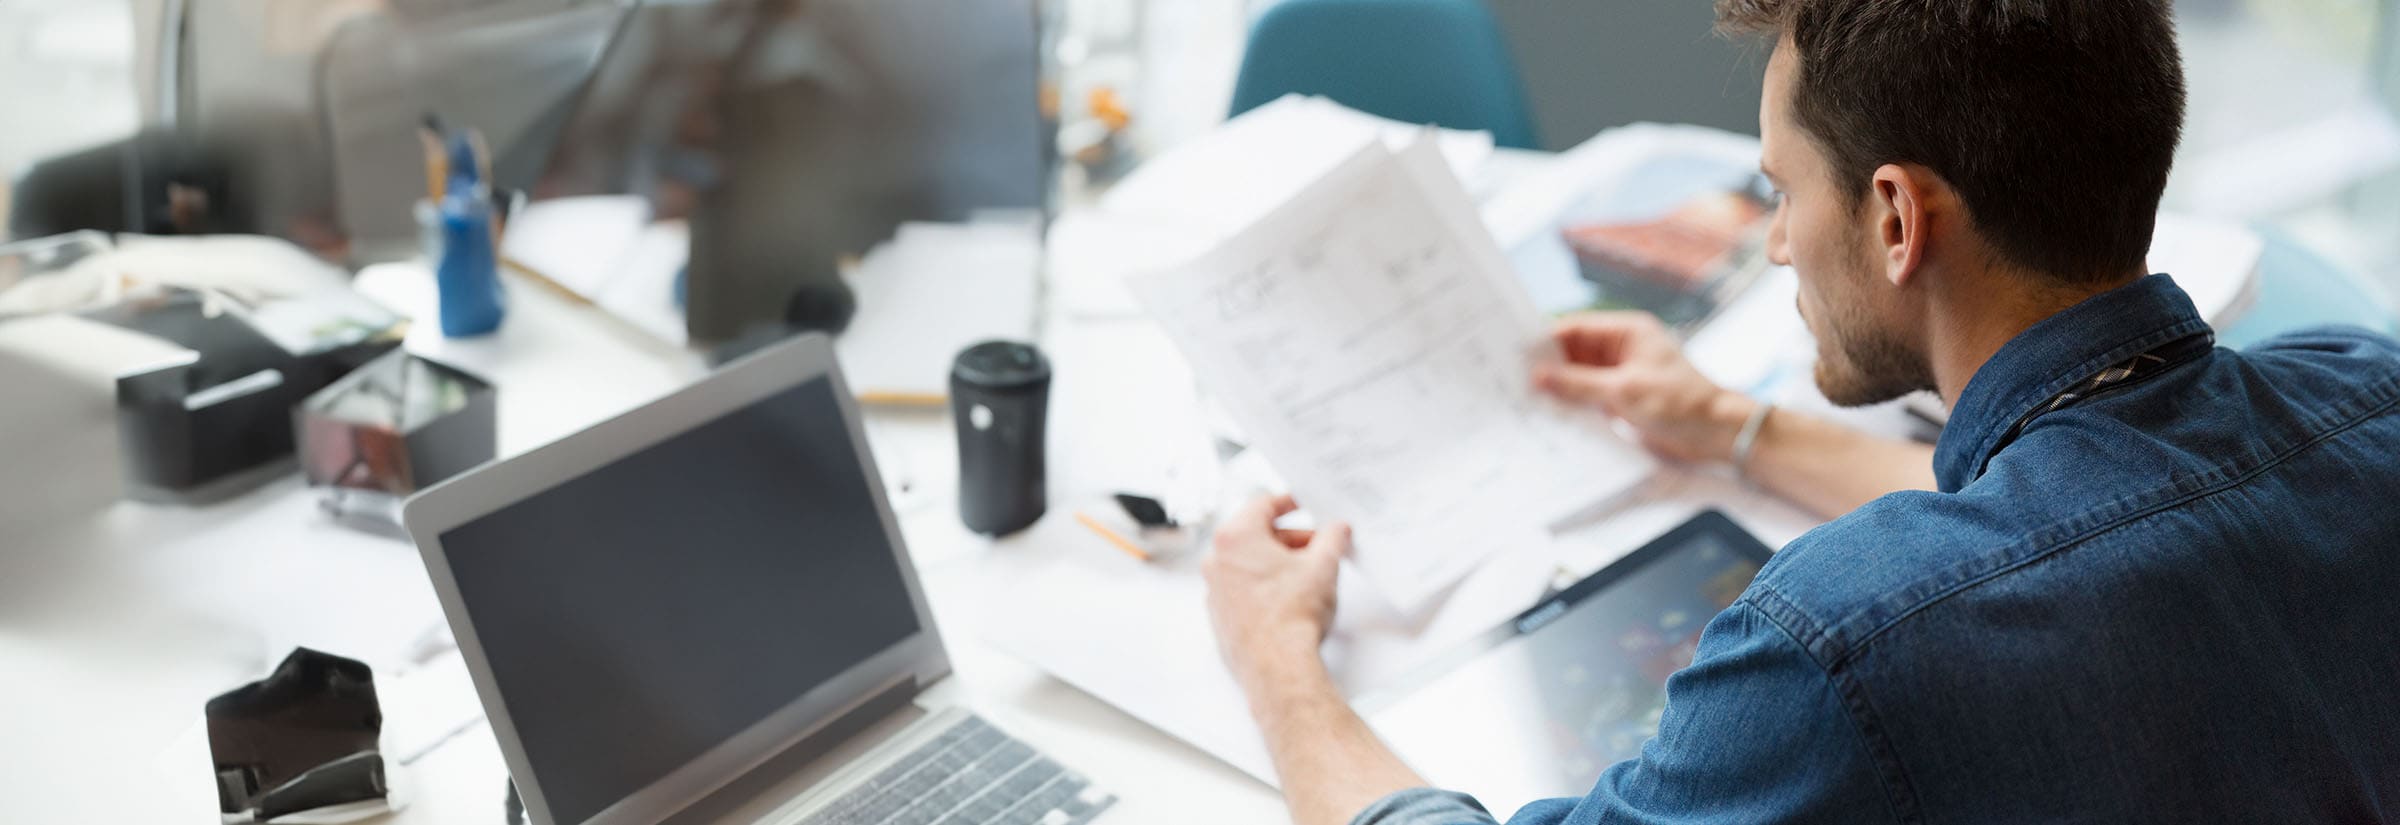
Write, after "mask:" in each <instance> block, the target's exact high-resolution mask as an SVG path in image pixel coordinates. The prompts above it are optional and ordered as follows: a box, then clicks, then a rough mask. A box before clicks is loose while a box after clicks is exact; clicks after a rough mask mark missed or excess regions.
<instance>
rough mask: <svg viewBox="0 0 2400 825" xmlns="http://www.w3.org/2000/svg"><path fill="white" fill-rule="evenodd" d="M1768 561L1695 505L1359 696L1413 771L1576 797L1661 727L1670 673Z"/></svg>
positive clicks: (1505, 803) (1491, 796) (1506, 795)
mask: <svg viewBox="0 0 2400 825" xmlns="http://www.w3.org/2000/svg"><path fill="white" fill-rule="evenodd" d="M1770 555H1771V551H1769V550H1768V549H1767V547H1766V546H1765V545H1763V544H1760V543H1759V541H1758V540H1757V539H1755V538H1752V537H1751V536H1750V534H1748V533H1746V532H1743V530H1742V528H1740V527H1739V526H1736V525H1735V524H1734V523H1733V521H1732V520H1730V519H1728V518H1726V517H1725V516H1724V514H1722V513H1719V512H1717V511H1714V510H1710V511H1706V512H1703V513H1701V514H1700V515H1698V516H1695V517H1694V518H1692V520H1690V521H1688V522H1685V523H1684V524H1682V525H1681V526H1679V527H1676V528H1675V529H1674V530H1671V531H1668V532H1667V533H1666V535H1663V536H1660V537H1659V538H1657V539H1656V540H1653V541H1651V542H1650V543H1649V544H1647V545H1644V546H1642V547H1641V548H1640V549H1638V550H1635V551H1633V552H1632V553H1630V554H1627V555H1626V556H1625V557H1624V558H1622V559H1619V560H1618V561H1617V562H1616V563H1614V564H1611V565H1609V566H1607V567H1605V568H1602V569H1601V570H1600V571H1599V572H1597V573H1593V574H1592V575H1590V576H1587V577H1585V578H1584V579H1583V580H1582V581H1579V582H1576V583H1575V584H1574V585H1573V586H1571V587H1568V588H1567V589H1565V590H1562V591H1559V592H1558V593H1556V594H1553V595H1551V596H1550V597H1548V598H1545V599H1543V600H1542V601H1541V602H1540V603H1538V604H1535V605H1534V606H1533V607H1531V608H1528V609H1526V610H1525V612H1523V613H1520V614H1518V615H1517V616H1516V617H1515V618H1513V619H1511V620H1509V621H1508V622H1506V623H1503V624H1501V625H1500V626H1498V627H1495V628H1492V629H1491V630H1490V631H1488V632H1486V633H1484V634H1483V635H1481V636H1479V637H1477V638H1476V639H1474V640H1472V641H1470V642H1468V643H1466V644H1464V645H1461V646H1460V648H1459V649H1458V650H1455V651H1452V652H1451V653H1450V654H1448V655H1445V656H1443V657H1441V658H1439V659H1437V660H1435V661H1434V662H1432V663H1430V664H1429V665H1427V666H1426V667H1423V668H1420V669H1418V670H1417V671H1415V672H1413V673H1412V674H1411V675H1410V677H1408V678H1405V679H1402V680H1400V681H1399V683H1398V684H1397V685H1396V686H1395V687H1394V688H1392V689H1390V690H1387V691H1384V692H1381V693H1378V694H1375V695H1371V696H1368V697H1365V699H1364V700H1363V701H1362V703H1361V704H1362V705H1364V706H1366V707H1367V708H1368V712H1367V716H1368V718H1369V719H1370V720H1371V721H1372V722H1373V724H1374V726H1375V728H1376V730H1377V731H1378V732H1379V733H1381V734H1382V735H1383V736H1384V738H1385V740H1386V741H1387V742H1389V743H1390V744H1391V745H1392V747H1393V749H1394V750H1396V751H1398V752H1399V753H1400V755H1401V757H1402V758H1403V759H1405V760H1406V761H1407V762H1408V763H1409V764H1410V765H1411V766H1412V767H1415V768H1416V769H1417V770H1418V771H1419V772H1420V773H1423V774H1424V775H1425V776H1426V778H1427V779H1429V780H1431V781H1433V782H1434V783H1435V784H1437V785H1440V786H1442V787H1450V788H1457V789H1459V790H1462V791H1468V792H1471V793H1473V794H1475V795H1476V796H1477V797H1478V798H1480V799H1481V800H1482V801H1483V802H1484V803H1485V804H1486V805H1488V806H1490V807H1491V809H1492V810H1495V811H1510V810H1515V809H1516V808H1517V807H1519V806H1521V805H1522V804H1523V803H1526V802H1531V801H1533V800H1536V799H1543V798H1549V797H1558V796H1582V795H1583V794H1585V793H1587V792H1589V791H1590V790H1591V787H1592V785H1593V783H1594V782H1596V781H1597V780H1598V779H1599V777H1600V773H1601V772H1602V771H1604V770H1606V769H1607V768H1608V766H1609V765H1612V764H1615V763H1616V762H1619V761H1621V760H1624V759H1628V758H1631V757H1633V756H1636V755H1638V754H1639V753H1640V752H1641V747H1642V743H1643V742H1644V741H1646V740H1648V739H1649V738H1650V737H1651V735H1652V734H1655V733H1657V731H1658V720H1659V714H1660V713H1661V711H1663V710H1664V709H1665V707H1666V682H1667V677H1668V676H1669V675H1671V674H1673V673H1674V672H1675V671H1677V670H1681V669H1683V667H1684V666H1686V665H1689V664H1691V662H1692V654H1693V652H1694V651H1695V650H1696V649H1697V648H1698V646H1699V643H1700V631H1701V629H1702V628H1704V627H1706V626H1708V622H1709V620H1710V619H1713V618H1715V617H1716V615H1717V613H1718V612H1719V611H1722V610H1724V609H1725V607H1726V606H1728V605H1731V604H1733V602H1734V600H1735V599H1737V598H1739V597H1740V596H1741V594H1742V591H1743V590H1744V589H1746V588H1748V587H1749V586H1750V580H1751V578H1753V577H1754V576H1756V575H1757V574H1758V571H1759V569H1760V568H1761V567H1763V566H1765V564H1766V563H1767V559H1768V557H1769V556H1770Z"/></svg>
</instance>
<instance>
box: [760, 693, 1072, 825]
mask: <svg viewBox="0 0 2400 825" xmlns="http://www.w3.org/2000/svg"><path fill="white" fill-rule="evenodd" d="M1114 802H1116V797H1114V796H1110V795H1108V794H1106V793H1102V792H1100V791H1099V790H1098V789H1096V788H1093V787H1092V783H1091V782H1090V781H1089V780H1086V779H1084V778H1083V777H1082V776H1080V775H1077V774H1075V773H1072V772H1070V771H1068V770H1067V769H1066V768H1064V767H1061V766H1060V765H1059V764H1058V763H1057V762H1053V761H1051V760H1050V758H1049V757H1046V756H1043V755H1041V754H1039V753H1036V752H1034V750H1033V748H1032V747H1031V746H1028V745H1026V744H1025V743H1023V742H1019V741H1017V740H1016V739H1014V738H1012V737H1010V736H1009V735H1008V734H1005V733H1001V732H1000V729H998V728H995V727H992V726H991V725H990V724H988V723H986V722H984V721H983V720H982V719H979V718H976V717H974V716H971V715H970V716H964V717H961V718H960V719H959V721H958V722H957V723H956V724H953V725H951V726H950V727H949V728H946V729H944V730H943V731H942V732H941V734H940V735H938V736H935V737H934V738H933V739H932V740H930V741H927V742H926V743H925V744H923V745H921V746H918V747H917V749H915V750H913V751H910V752H909V753H908V755H906V756H902V757H900V759H899V760H898V761H895V762H893V763H892V764H891V766H890V767H887V768H884V769H883V770H882V771H879V772H877V773H876V774H875V775H874V776H873V777H870V778H868V779H867V780H866V781H865V782H862V783H859V786H858V787H857V788H854V789H852V790H851V791H850V792H849V793H846V794H843V795H842V796H841V797H840V798H838V799H835V800H834V801H833V803H832V804H831V805H828V806H826V807H825V808H823V809H821V810H819V811H818V812H817V813H815V814H812V815H810V816H809V817H807V818H805V819H802V820H800V822H799V823H797V824H796V825H986V824H987V823H1007V825H1083V823H1088V822H1090V821H1092V819H1093V818H1094V817H1097V816H1099V815H1100V812H1101V811H1104V810H1107V809H1108V806H1109V805H1110V804H1112V803H1114Z"/></svg>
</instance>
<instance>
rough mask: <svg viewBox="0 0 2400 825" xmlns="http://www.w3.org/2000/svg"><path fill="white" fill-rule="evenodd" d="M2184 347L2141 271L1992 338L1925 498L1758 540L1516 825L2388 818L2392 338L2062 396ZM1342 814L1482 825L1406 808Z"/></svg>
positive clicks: (1379, 821)
mask: <svg viewBox="0 0 2400 825" xmlns="http://www.w3.org/2000/svg"><path fill="white" fill-rule="evenodd" d="M2206 329H2207V326H2206V325H2205V323H2204V322H2203V321H2202V320H2201V318H2200V317H2199V316H2198V314H2197V313H2195V312H2194V311H2193V309H2192V305H2191V301H2190V300H2189V299H2188V298H2186V297H2185V296H2184V294H2183V291H2182V290H2181V289H2179V288H2177V287H2176V286H2175V284H2174V282H2173V281H2172V280H2170V279H2169V278H2168V277H2167V276H2165V275H2152V276H2149V277H2147V278H2144V279H2142V280H2139V281H2136V282H2134V283H2133V284H2131V285H2128V286H2125V287H2123V288H2120V289H2117V290H2114V291H2111V292H2108V293H2105V294H2102V295H2099V296H2095V297H2093V298H2091V299H2089V300H2087V301H2085V302H2083V303H2081V304H2078V305H2076V306H2074V307H2072V308H2070V309H2068V310H2066V311H2064V312H2062V313H2059V314H2058V315H2055V316H2053V317H2051V318H2049V319H2046V320H2044V321H2042V322H2040V323H2038V324H2035V325H2034V326H2033V327H2032V328H2030V329H2028V330H2026V331H2025V332H2024V333H2023V334H2021V335H2019V336H2017V337H2016V338H2015V339H2014V340H2012V341H2010V342H2009V343H2008V344H2007V345H2006V346H2005V347H2003V348H2002V349H2001V350H2000V351H1999V353H1998V354H1996V355H1994V356H1993V357H1992V359H1991V360H1990V361H1989V362H1987V363H1985V364H1984V365H1983V367H1982V368H1981V369H1979V370H1977V371H1976V373H1975V377H1974V379H1973V380H1972V381H1971V382H1969V383H1968V385H1967V388H1966V389H1965V391H1964V392H1962V393H1961V394H1960V396H1959V398H1958V402H1957V404H1955V405H1954V407H1953V410H1952V414H1951V418H1950V423H1949V426H1948V427H1947V428H1946V429H1945V430H1944V431H1943V433H1942V437H1941V441H1940V443H1939V444H1938V445H1936V447H1935V454H1934V470H1935V473H1936V476H1937V477H1938V479H1939V482H1940V488H1941V489H1940V492H1922V491H1917V492H1902V493H1894V494H1891V495H1887V496H1884V497H1883V498H1881V499H1878V500H1876V501H1874V502H1872V503H1870V504H1868V505H1866V506H1864V507H1861V508H1859V509H1858V510H1857V511H1855V512H1853V513H1851V514H1849V515H1847V516H1844V517H1842V518H1840V519H1838V520H1835V521H1833V522H1831V523H1828V524H1826V525H1824V526H1823V527H1820V528H1818V529H1816V530H1814V531H1812V532H1810V533H1808V534H1807V535H1805V536H1802V537H1801V538H1799V539H1798V540H1795V541H1793V542H1792V543H1791V544H1790V545H1789V546H1787V547H1785V548H1784V550H1783V551H1782V552H1780V553H1778V554H1777V555H1776V557H1775V559H1774V560H1773V561H1772V562H1771V563H1769V564H1768V565H1767V566H1766V568H1765V569H1764V570H1762V571H1760V573H1759V575H1758V578H1757V579H1756V580H1755V581H1754V582H1753V583H1752V584H1751V586H1750V588H1749V590H1748V591H1747V592H1745V593H1744V594H1743V595H1742V597H1741V598H1740V599H1739V600H1737V601H1736V602H1735V603H1734V604H1733V605H1732V606H1731V607H1729V608H1727V609H1726V610H1725V611H1724V612H1723V613H1722V614H1720V615H1718V616H1717V617H1716V619H1715V620H1714V621H1712V622H1710V623H1709V625H1708V627H1707V629H1706V630H1705V631H1704V632H1703V633H1702V635H1701V638H1700V644H1699V650H1698V654H1697V656H1696V658H1695V659H1694V661H1693V662H1692V665H1691V667H1689V668H1686V669H1684V670H1683V671H1681V672H1678V673H1676V674H1675V675H1674V676H1673V677H1672V678H1671V679H1669V680H1668V682H1667V708H1666V713H1665V715H1664V717H1663V718H1662V719H1661V721H1660V724H1659V731H1658V734H1657V736H1655V737H1653V738H1652V739H1651V740H1650V741H1649V742H1647V743H1645V744H1644V745H1643V747H1642V751H1641V755H1640V756H1639V757H1637V758H1634V759H1631V760H1628V761H1626V762H1623V763H1620V764H1617V765H1615V766H1612V767H1611V768H1609V770H1608V771H1607V772H1606V773H1605V774H1604V775H1603V776H1602V777H1601V778H1600V781H1599V784H1598V785H1597V786H1596V787H1594V788H1593V789H1592V792H1591V794H1590V795H1589V796H1587V797H1584V798H1583V799H1579V800H1577V799H1564V800H1550V801H1545V802H1539V803H1535V804H1533V805H1529V806H1527V807H1526V808H1525V809H1524V810H1522V811H1519V812H1518V813H1517V814H1516V816H1515V818H1514V819H1513V820H1511V822H1512V823H1521V824H1522V825H1558V824H1559V823H1571V824H1572V825H1587V823H1602V822H1639V823H1665V822H1728V823H1751V822H1843V823H1853V822H1855V823H1873V822H1895V823H1902V822H1905V823H1914V822H1932V823H1956V822H1989V823H2017V822H2277V823H2281V822H2344V823H2348V822H2390V821H2400V415H2396V414H2395V412H2394V411H2395V405H2396V404H2400V344H2395V343H2394V342H2393V341H2391V340H2389V339H2386V338H2382V337H2379V336H2375V335H2372V334H2369V333H2366V332H2364V331H2359V330H2352V329H2320V330H2312V331H2305V332H2300V333H2295V334H2291V335H2287V336H2284V337H2281V338H2278V339H2275V340H2271V341H2268V342H2265V343H2262V344H2259V345H2257V346H2255V347H2253V348H2251V349H2249V350H2247V351H2243V352H2234V351H2232V350H2226V349H2215V348H2209V347H2196V348H2192V349H2189V350H2186V351H2185V356H2184V357H2183V358H2182V360H2181V362H2180V363H2178V364H2174V365H2170V366H2166V367H2164V368H2162V369H2158V370H2155V371H2153V372H2152V373H2151V374H2150V375H2148V376H2147V377H2144V378H2139V379H2136V380H2132V381H2128V382H2124V383H2121V384H2117V385H2114V386H2110V387H2107V388H2105V389H2100V390H2098V391H2095V392H2089V393H2078V392H2077V391H2078V389H2079V386H2078V385H2079V382H2084V381H2086V380H2087V379H2090V378H2092V377H2093V376H2094V375H2095V374H2098V373H2101V372H2104V371H2107V370H2108V369H2109V368H2110V367H2112V365H2119V364H2122V363H2126V362H2127V361H2128V359H2133V358H2134V357H2135V356H2137V355H2139V354H2142V353H2147V352H2153V351H2156V350H2157V349H2158V348H2159V347H2160V345H2161V344H2164V343H2167V342H2170V341H2174V340H2176V339H2178V338H2182V337H2185V336H2189V335H2192V334H2195V333H2205V331H2206ZM2062 392H2065V393H2074V394H2077V397H2076V398H2074V399H2072V402H2071V403H2068V404H2065V405H2063V406H2060V407H2058V408H2056V409H2050V407H2051V405H2052V403H2053V402H2054V400H2055V399H2056V398H2058V397H2059V396H2060V394H2061V393H2062ZM2037 407H2038V408H2042V409H2044V410H2046V411H2044V412H2041V413H2039V414H2038V415H2033V417H2031V418H2030V419H2029V420H2027V416H2028V415H2029V414H2031V413H2034V412H2035V410H2036V409H2037ZM2020 421H2022V422H2023V423H2022V427H2021V429H2020V427H2019V425H2020ZM2012 430H2014V431H2015V432H2014V437H2013V438H2011V437H2010V436H2011V431H2012ZM1594 643H1595V644H1598V643H1599V640H1594ZM1358 821H1359V823H1361V824H1362V825H1365V824H1366V823H1372V825H1471V824H1472V823H1489V822H1492V819H1491V817H1490V816H1489V815H1487V814H1485V813H1484V812H1483V809H1482V808H1481V807H1480V806H1477V805H1475V804H1474V801H1473V800H1472V799H1471V798H1468V797H1466V796H1464V795H1461V794H1456V793H1451V792H1446V791H1435V790H1431V789H1418V790H1413V791H1403V792H1401V793H1399V794H1395V795H1393V796H1392V797H1389V798H1386V799H1384V800H1382V801H1380V802H1378V803H1376V804H1375V806H1373V807H1372V808H1370V809H1369V810H1367V811H1365V812H1363V813H1362V814H1361V815H1360V816H1359V820H1358Z"/></svg>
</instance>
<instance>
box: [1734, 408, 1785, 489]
mask: <svg viewBox="0 0 2400 825" xmlns="http://www.w3.org/2000/svg"><path fill="white" fill-rule="evenodd" d="M1774 411H1775V405H1774V404H1770V403H1767V402H1765V401H1760V402H1758V408H1757V409H1753V410H1751V411H1750V418H1749V419H1748V420H1746V421H1743V422H1742V429H1741V431H1740V432H1737V433H1735V434H1734V436H1733V469H1734V471H1735V472H1745V471H1747V470H1748V469H1749V466H1750V451H1751V449H1752V448H1754V447H1757V446H1758V431H1759V430H1762V429H1765V428H1766V426H1767V413H1771V412H1774Z"/></svg>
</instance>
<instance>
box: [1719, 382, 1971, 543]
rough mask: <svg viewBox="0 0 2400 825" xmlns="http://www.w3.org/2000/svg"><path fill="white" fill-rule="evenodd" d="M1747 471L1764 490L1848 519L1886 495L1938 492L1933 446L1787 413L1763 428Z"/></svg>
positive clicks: (1772, 416) (1774, 416)
mask: <svg viewBox="0 0 2400 825" xmlns="http://www.w3.org/2000/svg"><path fill="white" fill-rule="evenodd" d="M1750 403H1751V404H1752V405H1755V404H1756V403H1757V402H1755V401H1753V402H1750ZM1751 409H1755V406H1752V407H1751ZM1741 469H1742V474H1743V475H1745V476H1748V477H1749V478H1750V479H1751V480H1752V481H1755V482H1757V483H1758V485H1759V486H1761V487H1764V488H1766V489H1767V490H1769V491H1771V492H1773V493H1775V494H1776V495H1780V496H1783V497H1784V498H1787V499H1790V500H1792V501H1794V502H1797V503H1798V504H1800V506H1802V507H1806V508H1808V509H1810V510H1813V511H1815V512H1817V513H1819V514H1822V515H1825V516H1840V515H1842V514H1844V513H1848V512H1850V511H1852V510H1855V509H1858V507H1859V505H1862V504H1865V503H1867V502H1870V501H1874V500H1875V499H1877V498H1879V497H1881V496H1883V495H1884V494H1885V493H1892V492H1897V491H1900V490H1931V489H1934V478H1933V446H1932V445H1929V444H1920V443H1918V442H1915V441H1907V440H1903V439H1895V438H1880V437H1876V436H1872V435H1868V434H1866V433H1863V432H1859V431H1858V430H1854V429H1851V428H1849V427H1845V426H1842V425H1840V424H1837V423H1834V422H1832V421H1828V420H1826V419H1823V418H1818V417H1816V416H1813V415H1809V414H1807V413H1803V412H1798V411H1794V410H1786V409H1781V408H1778V409H1776V410H1775V411H1774V412H1772V413H1770V414H1769V415H1768V416H1767V420H1766V421H1765V422H1764V424H1763V425H1761V426H1760V427H1759V431H1758V437H1757V440H1756V441H1754V442H1753V444H1752V446H1751V449H1750V460H1749V461H1748V462H1747V463H1745V464H1744V465H1743V466H1742V468H1741Z"/></svg>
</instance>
